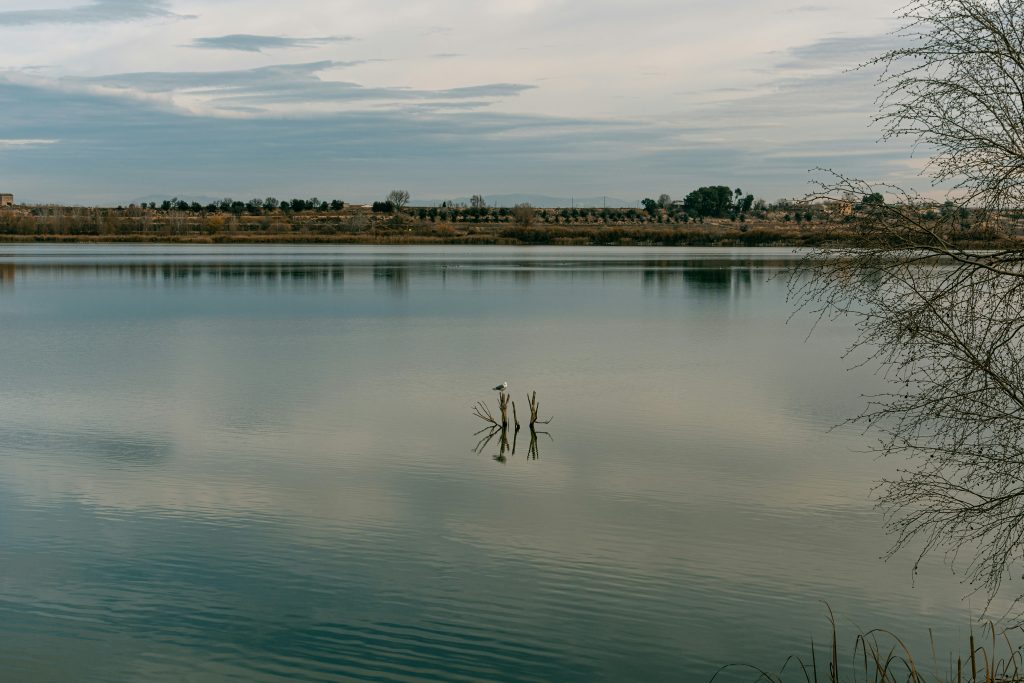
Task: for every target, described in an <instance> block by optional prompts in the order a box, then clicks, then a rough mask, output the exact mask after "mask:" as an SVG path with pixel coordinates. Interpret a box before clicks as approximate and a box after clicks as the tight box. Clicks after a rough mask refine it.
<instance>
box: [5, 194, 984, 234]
mask: <svg viewBox="0 0 1024 683" xmlns="http://www.w3.org/2000/svg"><path fill="white" fill-rule="evenodd" d="M408 197H409V195H408V193H407V192H405V191H401V190H395V191H392V192H391V193H390V194H389V195H388V198H387V199H386V200H385V201H383V202H375V203H374V204H373V205H372V206H353V205H350V204H346V203H345V202H343V201H341V200H337V199H335V200H330V201H327V200H320V199H318V198H316V197H313V198H311V199H308V200H303V199H291V200H286V201H278V200H276V199H275V198H273V197H267V198H266V199H253V200H249V201H248V202H242V201H236V200H232V199H224V200H221V201H219V202H214V203H210V204H206V205H200V204H198V203H189V202H186V201H184V200H179V199H172V200H167V201H164V202H162V203H160V204H157V203H155V202H153V203H147V204H141V205H134V204H133V205H130V206H128V207H116V208H90V207H65V206H56V205H38V206H15V207H6V208H4V209H0V240H3V241H25V240H30V241H58V240H59V241H152V242H159V241H173V242H336V243H391V244H400V243H450V244H537V245H652V246H798V247H799V246H819V245H822V244H826V243H830V242H837V241H839V242H846V241H852V240H853V239H854V238H855V237H856V235H855V233H854V228H853V225H854V224H855V222H856V221H855V217H856V216H857V214H858V213H859V212H861V211H862V210H864V208H865V207H870V205H872V204H873V203H877V202H879V201H884V199H883V198H882V197H881V196H880V195H879V196H865V197H860V198H856V199H854V198H851V200H850V201H849V202H838V203H832V204H822V203H817V204H807V203H800V202H792V201H786V200H780V201H778V202H775V203H773V204H768V203H766V202H764V201H763V200H757V199H755V198H754V196H753V195H750V194H744V193H743V192H742V190H740V189H736V190H731V189H729V188H728V187H725V186H709V187H702V188H699V189H697V190H694V191H693V192H691V193H689V194H688V195H687V196H686V198H685V199H683V200H682V201H674V200H672V199H671V197H669V196H668V195H664V194H663V195H661V196H660V197H659V198H658V199H656V200H655V199H645V200H644V201H643V202H641V203H640V204H641V206H640V207H635V208H618V207H614V208H613V207H609V208H583V207H563V208H557V209H541V208H534V207H532V206H530V205H528V204H520V205H517V206H514V207H494V206H488V205H487V204H486V202H484V201H483V198H482V197H480V196H479V195H476V196H474V197H473V199H472V200H471V202H470V204H468V205H459V204H455V203H449V202H445V203H443V204H442V205H441V206H430V207H427V206H407V205H406V202H407V201H408ZM935 210H937V211H942V210H944V209H943V207H941V206H939V207H936V209H935ZM961 211H962V209H961ZM958 221H959V222H960V224H961V226H962V234H961V238H962V240H963V241H965V242H972V243H978V244H985V245H990V244H992V242H993V239H994V235H993V234H992V233H990V232H989V231H985V230H981V229H979V228H976V227H975V226H974V224H973V222H972V219H971V216H970V215H969V214H966V213H965V214H964V215H963V216H961V217H959V218H958Z"/></svg>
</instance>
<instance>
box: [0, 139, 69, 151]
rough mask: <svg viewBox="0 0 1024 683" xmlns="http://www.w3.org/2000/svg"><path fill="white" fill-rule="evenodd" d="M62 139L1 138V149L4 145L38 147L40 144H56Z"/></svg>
mask: <svg viewBox="0 0 1024 683" xmlns="http://www.w3.org/2000/svg"><path fill="white" fill-rule="evenodd" d="M58 142H60V140H31V139H29V140H17V139H4V138H0V149H2V148H4V147H36V146H38V145H55V144H57V143H58Z"/></svg>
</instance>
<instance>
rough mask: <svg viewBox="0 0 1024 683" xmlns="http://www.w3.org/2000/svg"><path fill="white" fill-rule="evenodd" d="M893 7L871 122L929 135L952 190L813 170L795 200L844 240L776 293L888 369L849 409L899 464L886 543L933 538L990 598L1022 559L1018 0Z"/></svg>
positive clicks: (1023, 292)
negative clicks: (896, 19) (936, 191)
mask: <svg viewBox="0 0 1024 683" xmlns="http://www.w3.org/2000/svg"><path fill="white" fill-rule="evenodd" d="M901 16H902V17H903V19H904V20H905V22H906V23H905V28H904V30H903V31H902V34H903V35H904V36H906V37H908V38H909V39H910V40H909V42H908V44H909V46H908V47H905V48H899V49H896V50H893V51H890V52H888V53H886V54H884V55H882V56H880V57H878V58H877V59H875V60H872V61H871V62H869V64H872V65H880V66H882V67H884V68H883V72H882V75H881V77H880V79H879V83H880V86H881V88H882V95H881V96H880V108H881V109H880V114H879V116H878V121H879V122H881V124H882V125H883V128H884V136H885V137H890V138H891V137H901V136H908V137H910V138H911V139H912V140H913V142H914V144H915V145H924V146H926V147H927V148H928V149H931V150H934V152H935V154H934V156H933V157H932V159H931V162H930V166H929V167H928V169H929V170H928V173H929V174H930V176H931V177H932V179H933V180H934V181H935V182H942V183H946V184H949V185H952V186H954V188H955V189H954V191H953V193H952V194H951V195H950V197H951V199H950V201H947V202H945V203H942V204H940V203H937V202H933V201H929V200H926V199H924V198H922V197H920V196H918V195H916V194H913V193H910V192H907V191H904V190H901V189H900V188H896V187H891V186H878V185H874V184H871V183H867V182H865V181H861V180H857V179H852V178H847V177H844V176H842V175H839V174H835V173H831V172H828V173H827V174H826V176H825V178H824V179H823V180H822V181H821V183H820V186H819V191H818V192H816V193H815V194H814V195H813V196H812V197H811V198H810V199H817V200H826V201H827V202H828V204H827V205H828V206H829V207H832V208H833V209H834V210H833V211H831V212H830V215H831V218H832V221H833V223H832V228H833V229H834V230H836V231H837V233H839V232H841V233H842V235H841V237H842V238H843V244H844V245H847V246H843V247H829V248H824V249H819V250H817V251H815V252H813V253H812V254H810V255H809V256H808V257H807V258H806V259H805V261H804V263H803V265H802V267H801V268H799V269H798V270H797V272H796V273H795V274H794V277H793V279H792V280H791V295H792V296H793V298H794V299H795V300H796V301H797V302H798V303H799V304H800V305H801V306H803V307H807V308H810V309H812V310H814V311H816V312H817V313H818V315H820V316H825V317H840V316H849V317H852V318H853V319H854V320H855V322H856V325H857V328H858V331H859V336H858V338H857V340H856V342H855V344H854V346H853V347H852V348H851V349H850V351H849V353H850V354H851V356H852V357H855V358H856V362H858V363H864V364H877V366H878V367H879V368H880V369H881V370H882V372H883V374H884V376H885V377H886V378H887V379H888V380H889V381H890V382H891V390H890V391H888V392H886V393H884V394H882V395H879V396H874V397H871V398H870V399H869V403H868V406H867V408H866V410H865V411H864V412H863V413H862V414H861V415H860V416H858V417H857V418H855V419H854V420H853V422H855V423H861V424H863V425H864V426H865V428H866V429H868V430H870V431H872V432H873V433H874V434H876V435H877V436H878V441H877V444H876V449H877V451H878V452H879V453H880V454H882V455H884V456H894V457H898V458H900V460H901V463H902V464H903V466H902V467H901V468H900V470H899V474H898V475H897V476H895V477H893V478H891V479H888V480H884V481H882V482H881V483H880V485H879V489H878V493H879V504H880V506H881V507H882V509H883V510H884V511H885V512H886V514H887V519H888V523H889V527H890V530H891V531H892V532H893V533H894V534H895V542H894V545H893V548H892V552H896V551H898V550H901V549H904V548H907V547H908V546H916V547H917V550H918V552H919V560H920V558H921V557H923V556H925V555H926V554H929V553H931V552H933V551H939V552H944V553H946V557H947V559H948V560H949V562H950V563H951V565H952V566H954V568H958V569H959V570H961V571H962V572H963V573H964V574H965V576H966V579H967V581H968V582H969V583H970V584H971V585H973V586H974V587H976V588H977V589H979V590H983V591H984V592H986V593H987V594H988V596H989V597H990V598H991V597H993V596H994V595H995V593H996V592H997V591H998V590H999V589H1000V587H1001V586H1002V584H1003V581H1004V579H1005V578H1006V577H1007V576H1009V575H1010V573H1011V572H1014V571H1018V570H1019V567H1020V564H1021V563H1024V339H1022V336H1021V332H1022V329H1024V248H1022V247H1021V246H1020V243H1019V242H1018V241H1017V240H1014V239H1012V238H1011V237H1010V234H1011V232H1012V231H1013V228H1014V227H1015V223H1016V222H1017V221H1019V213H1018V210H1019V209H1020V207H1021V204H1022V202H1021V199H1022V198H1024V197H1022V192H1021V187H1022V180H1024V32H1022V31H1021V28H1020V27H1021V26H1022V25H1024V15H1022V4H1021V2H1020V0H1012V1H1011V0H919V1H917V2H914V3H913V4H911V5H909V6H908V7H907V8H905V10H903V11H902V12H901ZM979 246H984V247H986V250H984V251H982V250H979V249H978V247H979ZM1018 573H1019V571H1018ZM1022 597H1024V596H1022Z"/></svg>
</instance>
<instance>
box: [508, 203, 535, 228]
mask: <svg viewBox="0 0 1024 683" xmlns="http://www.w3.org/2000/svg"><path fill="white" fill-rule="evenodd" d="M512 218H513V219H514V220H515V222H516V224H517V225H519V226H520V227H523V228H528V227H530V226H531V225H533V221H534V220H535V219H536V218H537V210H536V209H534V208H533V206H532V205H530V204H516V205H515V207H513V209H512Z"/></svg>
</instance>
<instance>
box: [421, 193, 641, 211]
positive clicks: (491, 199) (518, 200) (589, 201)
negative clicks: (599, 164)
mask: <svg viewBox="0 0 1024 683" xmlns="http://www.w3.org/2000/svg"><path fill="white" fill-rule="evenodd" d="M469 200H470V198H469V197H454V198H451V199H418V198H417V199H412V200H411V201H410V202H409V205H410V206H435V205H437V206H440V204H441V202H455V203H456V204H467V205H468V204H469ZM484 201H486V202H487V206H498V207H501V206H515V205H516V204H532V205H533V206H536V207H537V208H539V209H560V208H563V207H568V206H576V207H578V208H601V207H603V206H608V207H610V208H623V207H635V206H637V201H636V200H632V201H628V200H625V199H619V198H618V197H549V196H547V195H541V194H487V195H484Z"/></svg>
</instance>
